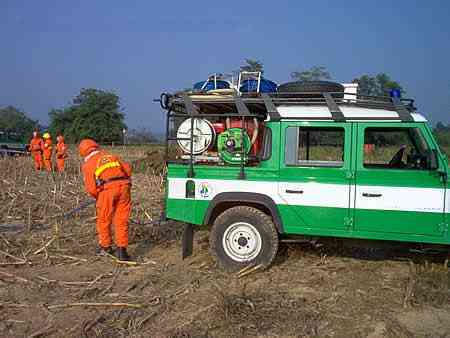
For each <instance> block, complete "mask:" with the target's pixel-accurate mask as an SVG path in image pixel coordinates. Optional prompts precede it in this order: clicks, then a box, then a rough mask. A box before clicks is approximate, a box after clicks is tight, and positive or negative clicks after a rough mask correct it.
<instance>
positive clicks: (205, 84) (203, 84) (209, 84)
mask: <svg viewBox="0 0 450 338" xmlns="http://www.w3.org/2000/svg"><path fill="white" fill-rule="evenodd" d="M193 88H194V90H198V91H200V90H202V91H208V90H214V89H228V88H230V84H229V83H228V82H227V81H223V80H217V81H216V86H215V85H214V80H208V81H200V82H197V83H196V84H194V87H193Z"/></svg>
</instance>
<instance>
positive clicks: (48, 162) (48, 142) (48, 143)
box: [42, 133, 53, 171]
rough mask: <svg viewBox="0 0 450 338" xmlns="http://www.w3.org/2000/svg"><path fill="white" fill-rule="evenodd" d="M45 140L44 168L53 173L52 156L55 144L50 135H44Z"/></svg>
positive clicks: (43, 152)
mask: <svg viewBox="0 0 450 338" xmlns="http://www.w3.org/2000/svg"><path fill="white" fill-rule="evenodd" d="M42 138H43V139H44V147H43V150H42V155H43V156H44V168H45V170H47V171H52V169H53V168H52V155H53V142H52V138H51V136H50V134H49V133H44V135H42Z"/></svg>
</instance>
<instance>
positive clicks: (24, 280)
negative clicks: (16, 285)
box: [0, 271, 32, 283]
mask: <svg viewBox="0 0 450 338" xmlns="http://www.w3.org/2000/svg"><path fill="white" fill-rule="evenodd" d="M0 275H3V276H6V277H8V278H14V279H15V280H18V281H19V282H23V283H32V282H31V281H30V280H28V279H25V278H23V277H19V276H16V275H13V274H11V273H8V272H4V271H0Z"/></svg>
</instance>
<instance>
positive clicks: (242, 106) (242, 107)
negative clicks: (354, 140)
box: [233, 94, 250, 115]
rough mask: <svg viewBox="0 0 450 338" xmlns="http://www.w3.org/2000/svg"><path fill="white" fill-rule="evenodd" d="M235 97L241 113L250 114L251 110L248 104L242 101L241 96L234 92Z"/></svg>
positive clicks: (235, 102) (237, 107)
mask: <svg viewBox="0 0 450 338" xmlns="http://www.w3.org/2000/svg"><path fill="white" fill-rule="evenodd" d="M233 99H234V104H235V105H236V109H237V111H238V114H239V115H250V111H249V110H248V108H247V106H246V105H245V103H244V101H242V99H241V97H240V96H238V95H236V94H234V96H233Z"/></svg>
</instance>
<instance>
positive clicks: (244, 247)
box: [210, 206, 278, 271]
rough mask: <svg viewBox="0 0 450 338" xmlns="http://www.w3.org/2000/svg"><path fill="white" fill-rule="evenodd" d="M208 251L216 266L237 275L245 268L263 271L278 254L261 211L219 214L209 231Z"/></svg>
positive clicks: (268, 221) (273, 233)
mask: <svg viewBox="0 0 450 338" xmlns="http://www.w3.org/2000/svg"><path fill="white" fill-rule="evenodd" d="M210 247H211V251H212V254H213V256H215V258H216V260H217V262H218V263H219V265H220V266H221V267H222V268H223V269H225V270H227V271H237V270H239V269H242V268H243V267H245V266H248V265H255V266H256V265H261V267H262V268H263V269H264V268H267V267H268V266H270V264H271V263H272V261H273V260H274V258H275V256H276V254H277V251H278V233H277V230H276V228H275V226H274V224H273V222H272V219H271V218H270V217H269V216H268V215H266V214H265V213H263V212H262V211H260V210H258V209H255V208H252V207H247V206H238V207H233V208H230V209H228V210H226V211H224V212H223V213H222V214H220V215H219V216H218V217H217V218H216V220H215V222H214V225H213V227H212V229H211V233H210Z"/></svg>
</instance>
